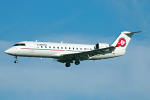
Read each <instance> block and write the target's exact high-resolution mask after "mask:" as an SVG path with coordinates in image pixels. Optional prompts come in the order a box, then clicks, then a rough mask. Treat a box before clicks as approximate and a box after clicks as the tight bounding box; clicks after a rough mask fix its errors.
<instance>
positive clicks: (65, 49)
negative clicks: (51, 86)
mask: <svg viewBox="0 0 150 100" xmlns="http://www.w3.org/2000/svg"><path fill="white" fill-rule="evenodd" d="M18 44H19V43H18ZM20 44H24V45H15V46H13V47H11V48H9V49H8V50H6V51H5V53H7V54H10V55H13V56H23V57H40V58H59V57H61V56H62V55H64V54H73V53H80V52H85V51H91V50H94V49H95V45H87V44H68V43H51V42H31V41H24V42H20ZM102 45H107V44H102ZM101 48H103V46H102V47H101ZM118 50H119V49H118ZM118 50H117V49H115V50H114V51H113V52H110V53H107V54H105V53H103V54H98V55H95V56H92V57H89V58H87V59H84V60H98V59H106V58H112V57H116V56H121V55H123V54H124V53H125V50H124V52H122V50H121V52H116V51H118Z"/></svg>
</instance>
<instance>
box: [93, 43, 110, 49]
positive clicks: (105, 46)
mask: <svg viewBox="0 0 150 100" xmlns="http://www.w3.org/2000/svg"><path fill="white" fill-rule="evenodd" d="M107 47H109V44H105V43H96V45H95V49H101V48H107Z"/></svg>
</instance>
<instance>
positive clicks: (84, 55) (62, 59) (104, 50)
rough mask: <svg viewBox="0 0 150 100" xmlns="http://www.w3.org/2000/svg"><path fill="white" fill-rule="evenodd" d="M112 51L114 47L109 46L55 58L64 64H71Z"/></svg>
mask: <svg viewBox="0 0 150 100" xmlns="http://www.w3.org/2000/svg"><path fill="white" fill-rule="evenodd" d="M114 49H115V47H114V46H111V47H107V48H102V49H96V50H91V51H85V52H79V53H72V54H64V55H61V56H60V57H59V58H57V61H58V62H62V63H64V62H67V61H70V62H72V61H73V60H85V59H88V58H89V57H92V56H95V55H98V54H102V53H109V52H112V51H113V50H114Z"/></svg>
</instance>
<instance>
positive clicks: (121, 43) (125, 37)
mask: <svg viewBox="0 0 150 100" xmlns="http://www.w3.org/2000/svg"><path fill="white" fill-rule="evenodd" d="M140 32H144V31H137V32H129V31H124V32H121V34H120V35H119V37H118V38H117V39H116V40H115V42H114V43H113V44H112V45H111V46H113V47H116V49H115V52H117V53H118V55H123V54H124V53H125V51H126V48H127V46H128V44H129V42H130V40H131V37H132V35H133V34H134V33H140Z"/></svg>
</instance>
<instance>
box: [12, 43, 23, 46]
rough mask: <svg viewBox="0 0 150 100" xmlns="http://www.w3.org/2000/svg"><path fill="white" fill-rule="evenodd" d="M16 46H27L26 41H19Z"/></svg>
mask: <svg viewBox="0 0 150 100" xmlns="http://www.w3.org/2000/svg"><path fill="white" fill-rule="evenodd" d="M14 46H26V45H25V44H24V43H17V44H15V45H14Z"/></svg>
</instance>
